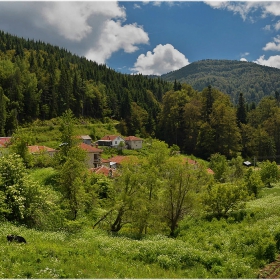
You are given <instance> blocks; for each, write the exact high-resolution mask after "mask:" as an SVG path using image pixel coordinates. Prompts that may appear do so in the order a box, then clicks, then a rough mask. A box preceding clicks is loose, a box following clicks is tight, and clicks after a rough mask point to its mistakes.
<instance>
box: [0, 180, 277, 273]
mask: <svg viewBox="0 0 280 280" xmlns="http://www.w3.org/2000/svg"><path fill="white" fill-rule="evenodd" d="M272 191H273V192H272ZM279 195H280V185H275V186H274V187H273V188H271V189H264V190H263V191H262V197H261V198H259V199H256V200H253V201H250V202H248V203H247V207H246V209H245V210H244V212H243V219H242V220H241V221H239V222H237V221H236V220H235V219H234V218H229V219H227V220H225V219H221V220H219V221H218V220H216V219H214V220H212V221H206V220H203V219H198V218H188V219H185V220H184V221H183V222H182V223H181V226H180V233H179V235H178V236H177V238H176V239H173V238H168V237H166V236H163V235H148V236H145V237H144V238H142V239H136V238H133V235H132V234H131V232H129V231H128V230H127V231H123V232H120V233H119V234H118V235H116V236H112V235H109V234H108V233H107V232H104V231H101V230H99V229H95V230H93V229H92V228H91V227H90V226H87V227H84V228H82V229H81V230H80V231H78V232H76V233H72V234H70V233H66V232H64V231H57V232H48V231H38V230H34V229H28V228H26V227H23V226H16V225H13V224H11V223H5V222H3V223H1V226H0V252H1V253H0V255H1V261H0V277H1V278H257V276H258V273H259V270H260V269H261V268H262V267H263V266H264V265H266V264H267V263H269V262H271V261H272V260H273V258H275V257H276V255H277V253H278V249H279V248H278V247H277V246H278V245H279V244H278V242H279V241H278V242H277V240H276V239H275V237H276V236H277V234H279V232H280V226H279V224H280V223H279V222H280V216H279V207H280V200H279ZM10 233H13V234H18V235H22V236H24V237H25V238H26V240H27V244H17V243H11V244H9V243H8V242H7V240H6V235H7V234H10Z"/></svg>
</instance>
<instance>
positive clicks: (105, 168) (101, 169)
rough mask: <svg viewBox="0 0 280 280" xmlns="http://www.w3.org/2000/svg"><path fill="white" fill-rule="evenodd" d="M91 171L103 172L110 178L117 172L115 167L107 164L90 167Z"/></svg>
mask: <svg viewBox="0 0 280 280" xmlns="http://www.w3.org/2000/svg"><path fill="white" fill-rule="evenodd" d="M90 171H91V172H94V173H95V174H103V175H105V176H106V177H110V178H112V177H114V175H115V173H116V170H115V169H112V168H110V167H108V166H105V165H102V166H98V167H95V168H90Z"/></svg>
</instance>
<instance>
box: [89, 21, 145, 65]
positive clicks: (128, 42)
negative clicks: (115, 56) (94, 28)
mask: <svg viewBox="0 0 280 280" xmlns="http://www.w3.org/2000/svg"><path fill="white" fill-rule="evenodd" d="M148 42H149V37H148V35H147V33H146V32H145V31H144V30H143V29H142V27H141V26H137V25H136V24H128V25H125V26H122V25H121V22H120V21H118V22H115V21H113V20H110V21H107V22H106V24H105V26H104V28H103V33H102V34H101V36H100V38H99V40H98V42H97V43H96V44H95V46H94V47H93V48H91V49H90V50H89V51H88V52H87V53H86V57H87V58H89V59H91V60H94V61H97V62H98V63H102V62H104V61H106V59H108V58H109V57H110V56H111V54H112V53H113V52H116V51H118V50H120V49H123V50H124V51H125V52H126V53H132V52H135V51H137V50H138V47H137V46H136V44H147V43H148Z"/></svg>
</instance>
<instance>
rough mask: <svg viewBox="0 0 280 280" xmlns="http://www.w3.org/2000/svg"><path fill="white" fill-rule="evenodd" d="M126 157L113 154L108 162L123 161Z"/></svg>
mask: <svg viewBox="0 0 280 280" xmlns="http://www.w3.org/2000/svg"><path fill="white" fill-rule="evenodd" d="M126 159H127V157H126V156H114V157H112V158H110V159H109V161H110V162H116V163H118V164H120V163H121V162H123V161H124V160H126Z"/></svg>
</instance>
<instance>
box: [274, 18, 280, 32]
mask: <svg viewBox="0 0 280 280" xmlns="http://www.w3.org/2000/svg"><path fill="white" fill-rule="evenodd" d="M274 28H275V30H276V31H278V30H279V29H280V20H279V21H277V22H276V23H275V24H274Z"/></svg>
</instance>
